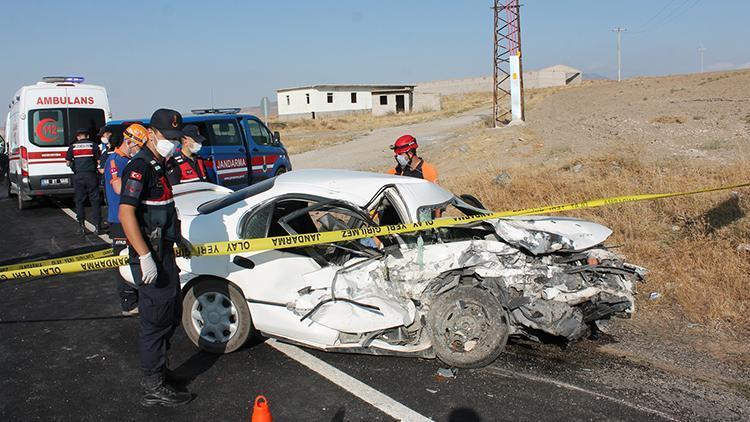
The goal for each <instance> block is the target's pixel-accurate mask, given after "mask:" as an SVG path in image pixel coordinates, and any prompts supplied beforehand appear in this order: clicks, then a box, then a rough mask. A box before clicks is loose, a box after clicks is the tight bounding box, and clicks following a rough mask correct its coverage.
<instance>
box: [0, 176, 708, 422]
mask: <svg viewBox="0 0 750 422" xmlns="http://www.w3.org/2000/svg"><path fill="white" fill-rule="evenodd" d="M2 191H3V192H4V189H3V190H2ZM0 224H2V230H1V231H0V233H2V235H1V236H2V241H1V242H0V265H1V264H7V263H8V262H12V261H18V260H28V259H41V258H43V257H48V256H50V255H67V254H70V253H75V252H81V251H85V250H87V249H98V248H101V247H104V246H105V244H104V242H103V241H101V240H100V239H99V238H98V237H96V236H93V235H89V236H88V237H85V238H84V237H81V236H77V235H76V234H75V229H76V224H75V221H74V220H73V219H71V218H70V217H69V216H67V215H66V214H65V213H63V212H62V211H61V210H60V209H59V208H58V207H57V206H55V205H54V204H51V203H42V204H38V205H36V206H34V207H33V208H32V209H30V210H27V211H23V212H19V211H17V210H16V208H15V201H14V200H11V199H7V198H0ZM137 322H138V321H137V319H136V318H126V317H121V316H119V306H118V303H117V297H116V293H115V273H114V271H113V270H109V271H100V272H90V273H79V274H73V275H64V276H56V277H48V278H38V279H30V280H11V281H6V282H2V283H0V420H49V419H56V420H105V419H114V420H145V419H147V418H148V419H159V420H175V419H182V420H243V419H244V420H247V419H248V402H249V401H252V400H253V399H254V398H255V396H256V395H258V394H264V395H265V396H266V397H267V398H268V400H269V402H270V407H271V410H272V413H273V416H274V418H275V419H276V420H314V421H317V420H320V421H328V420H335V421H340V420H354V421H358V420H367V421H371V420H393V418H392V417H391V416H389V414H388V413H386V412H387V406H381V405H377V403H378V400H373V399H372V398H371V397H370V398H368V397H367V396H368V395H371V394H370V393H365V394H363V393H362V392H361V391H360V392H357V391H356V389H355V388H353V387H351V384H350V383H348V382H346V379H354V380H358V381H361V382H362V383H364V384H366V385H367V386H369V387H371V388H373V389H375V390H377V391H378V392H380V393H382V394H385V395H386V396H388V397H390V398H391V399H393V400H395V401H396V402H398V403H400V404H401V405H402V406H404V407H405V408H408V409H410V410H411V411H413V412H415V413H414V414H421V415H423V416H424V417H426V418H430V419H433V420H449V421H477V420H483V421H494V420H535V421H537V420H542V421H544V420H554V421H558V420H602V419H604V420H639V421H642V420H669V419H672V418H674V419H684V418H690V417H691V414H689V413H688V414H686V413H684V412H685V410H684V406H682V405H681V404H680V403H679V401H677V400H675V401H670V400H669V399H668V398H665V397H658V396H657V397H654V396H653V394H651V393H648V392H646V391H645V390H640V389H639V388H638V387H637V386H635V387H633V386H631V385H629V386H624V385H620V384H619V383H618V382H616V381H612V379H615V380H616V379H617V377H606V378H604V379H603V378H602V377H597V376H596V374H597V373H600V372H601V371H609V373H617V371H621V372H626V373H628V374H629V375H630V376H631V377H635V378H636V379H638V378H640V377H642V379H644V380H648V379H652V378H653V377H661V376H662V375H663V374H661V373H660V372H659V371H658V370H656V369H653V368H649V367H643V366H637V365H634V364H630V363H628V362H625V361H620V360H619V359H617V358H616V357H613V356H610V355H608V356H604V355H602V354H600V353H599V352H597V351H596V347H597V343H595V342H592V341H584V342H582V343H579V344H576V345H574V346H572V347H569V348H567V349H566V350H562V349H560V348H559V347H556V346H546V345H536V344H526V343H522V344H518V343H516V344H510V345H509V346H508V348H507V351H506V353H504V354H503V355H501V357H500V358H499V359H498V360H497V361H496V362H495V363H493V364H492V365H491V366H489V367H487V368H482V369H476V370H459V371H458V372H457V374H456V377H455V378H448V379H446V378H442V377H438V376H437V370H438V369H439V368H440V367H441V364H440V362H438V361H431V360H422V359H408V358H393V357H378V356H360V355H348V354H330V353H323V352H318V351H311V350H306V351H304V352H302V353H303V354H304V355H307V356H310V358H312V359H315V358H317V359H315V360H318V359H319V362H320V361H322V362H325V363H327V364H328V365H331V366H332V367H333V368H336V369H338V370H340V371H342V372H343V374H342V376H343V377H344V380H343V381H342V380H341V379H339V380H338V381H331V380H330V379H329V378H326V377H324V376H322V375H320V374H319V373H318V372H315V371H313V370H311V369H309V368H308V367H306V366H304V365H303V364H301V363H300V362H299V361H298V360H295V359H293V358H290V357H289V356H288V355H286V354H283V353H281V352H280V351H279V350H277V348H275V347H273V344H271V343H260V344H252V345H248V346H246V347H245V348H243V349H241V350H239V351H237V352H235V353H232V354H230V355H223V356H218V355H211V354H207V353H203V352H200V351H198V350H197V349H196V348H195V347H194V346H193V345H192V343H190V342H189V340H188V339H187V338H186V337H185V335H184V334H183V333H182V331H178V333H177V334H176V336H175V338H174V340H173V350H172V354H171V358H170V360H171V366H172V368H173V369H176V372H177V375H178V376H180V377H181V378H183V379H184V380H185V382H184V385H185V386H186V387H187V388H188V389H189V390H190V391H191V392H193V393H194V394H196V398H195V399H194V401H193V402H192V403H191V404H189V405H187V406H184V407H181V408H176V409H167V408H144V407H141V406H140V405H139V404H138V400H139V398H140V389H139V386H138V382H139V376H140V374H139V371H138V362H137V356H136V337H137ZM294 349H295V350H300V349H296V348H294ZM370 403H376V405H372V404H370ZM692 416H694V415H692Z"/></svg>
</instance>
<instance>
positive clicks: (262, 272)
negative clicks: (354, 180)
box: [230, 195, 378, 344]
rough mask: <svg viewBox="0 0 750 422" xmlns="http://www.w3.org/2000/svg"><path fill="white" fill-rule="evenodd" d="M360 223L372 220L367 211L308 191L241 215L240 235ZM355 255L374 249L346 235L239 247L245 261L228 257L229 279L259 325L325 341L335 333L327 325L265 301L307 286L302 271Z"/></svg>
mask: <svg viewBox="0 0 750 422" xmlns="http://www.w3.org/2000/svg"><path fill="white" fill-rule="evenodd" d="M365 224H367V225H371V224H372V221H371V220H369V217H368V215H367V214H366V213H364V212H362V210H359V209H357V208H356V207H354V206H352V205H351V204H346V203H343V202H341V201H336V200H331V199H325V198H319V197H313V196H309V195H286V196H284V197H280V198H277V199H275V200H273V201H271V202H269V203H266V204H264V205H261V206H260V207H258V208H256V209H254V210H251V211H250V212H248V214H246V215H245V216H243V218H242V220H241V221H240V225H239V235H240V238H243V239H254V238H263V237H273V236H284V235H297V234H311V233H318V232H323V231H329V230H337V229H345V228H356V227H361V226H362V225H365ZM355 255H356V256H363V257H369V256H373V255H378V253H377V252H375V251H374V250H369V249H368V248H367V247H365V246H364V245H362V244H361V243H360V242H359V241H351V242H346V243H344V244H343V245H341V246H336V245H333V244H327V245H318V246H309V247H290V248H285V249H278V250H268V251H257V252H246V253H239V254H237V255H236V256H238V257H241V258H242V259H245V260H246V261H244V262H243V261H241V260H237V259H235V258H232V262H233V264H230V267H231V268H232V271H233V272H234V275H233V276H232V279H233V281H235V283H237V284H238V285H240V286H241V288H242V290H243V292H244V293H245V295H246V296H247V297H249V298H251V299H250V300H249V302H250V306H251V312H252V314H253V321H254V324H255V325H256V327H257V328H258V329H259V330H261V331H263V332H265V333H267V334H272V335H278V336H282V337H288V338H294V339H297V340H300V341H308V342H312V343H317V344H330V342H331V341H333V340H334V339H335V335H332V332H331V331H330V329H329V328H324V327H321V326H319V325H317V324H311V323H310V321H309V320H306V321H302V320H300V316H299V315H297V314H296V313H295V312H293V311H292V310H290V309H287V308H285V307H279V306H274V305H270V306H269V305H266V304H267V303H292V302H294V301H295V300H297V299H298V298H299V297H300V296H301V295H302V293H301V292H304V291H305V290H309V289H310V287H311V286H310V284H309V283H310V281H309V280H307V279H306V275H307V274H311V273H315V272H317V271H319V270H320V269H321V268H324V267H327V266H329V265H331V264H341V263H342V262H345V261H346V260H347V258H348V257H352V256H355ZM243 266H244V267H243ZM243 268H244V269H243ZM315 287H316V289H317V287H318V286H315Z"/></svg>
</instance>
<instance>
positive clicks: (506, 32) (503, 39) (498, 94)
mask: <svg viewBox="0 0 750 422" xmlns="http://www.w3.org/2000/svg"><path fill="white" fill-rule="evenodd" d="M494 1H495V5H494V6H493V7H492V9H493V11H494V13H495V30H494V31H493V39H494V43H493V45H494V49H493V50H494V51H493V55H492V56H493V62H494V70H493V72H492V83H493V86H494V89H493V101H494V102H493V107H492V110H493V115H494V126H495V127H498V126H503V125H505V124H506V123H508V122H509V120H510V119H509V118H508V116H509V115H510V112H511V110H510V84H509V82H510V81H509V79H510V77H511V75H510V57H511V56H512V55H518V56H519V58H520V55H521V18H520V12H519V4H518V0H494ZM519 61H520V60H519ZM519 78H521V99H520V101H521V116H522V117H521V120H523V119H524V117H523V115H524V113H523V67H521V69H520V70H519Z"/></svg>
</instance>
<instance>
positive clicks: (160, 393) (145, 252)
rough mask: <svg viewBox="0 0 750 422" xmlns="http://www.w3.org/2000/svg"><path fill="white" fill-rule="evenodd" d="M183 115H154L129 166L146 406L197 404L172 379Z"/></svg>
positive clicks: (123, 200) (126, 224)
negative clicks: (170, 175)
mask: <svg viewBox="0 0 750 422" xmlns="http://www.w3.org/2000/svg"><path fill="white" fill-rule="evenodd" d="M181 129H182V116H181V115H180V113H178V112H176V111H174V110H168V109H159V110H156V111H155V112H154V114H153V115H152V116H151V122H150V127H149V128H148V141H147V142H146V144H145V145H144V147H143V148H141V150H140V152H138V154H136V155H135V156H134V157H133V158H132V159H131V160H130V162H129V163H128V165H127V166H125V169H124V171H123V177H122V191H121V192H122V194H121V195H120V210H119V214H118V216H119V218H120V222H121V224H122V228H123V230H124V231H125V235H126V236H127V239H128V246H129V250H130V267H131V270H132V271H133V280H134V281H135V284H136V285H137V286H138V310H139V313H140V327H139V331H138V356H139V360H140V366H141V369H142V370H143V378H142V379H141V387H143V390H144V394H143V397H142V398H141V404H142V405H144V406H155V405H161V406H179V405H183V404H186V403H188V402H189V401H190V400H192V395H191V394H190V393H188V392H180V391H177V389H176V388H175V387H174V386H173V385H172V383H171V382H170V381H169V380H168V376H167V375H168V368H167V364H166V363H167V351H168V349H169V345H170V343H169V341H170V338H171V337H172V334H174V331H175V329H176V328H177V327H178V326H179V323H180V319H181V318H182V296H181V295H180V277H179V269H178V268H177V262H175V253H174V249H173V247H174V244H175V243H179V244H180V245H181V246H182V247H183V248H184V249H186V250H187V251H189V250H190V245H189V243H187V241H185V240H184V239H183V238H182V235H181V234H180V221H179V220H178V218H177V210H176V208H175V205H174V198H173V197H172V186H171V185H170V184H169V180H167V176H166V170H165V167H164V165H165V159H166V158H169V157H171V156H172V154H173V153H174V150H175V146H176V140H178V139H180V137H181V136H182V131H181Z"/></svg>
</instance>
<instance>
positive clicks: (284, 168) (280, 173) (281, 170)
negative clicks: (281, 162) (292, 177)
mask: <svg viewBox="0 0 750 422" xmlns="http://www.w3.org/2000/svg"><path fill="white" fill-rule="evenodd" d="M284 173H286V167H279V169H278V170H276V174H275V175H274V176H281V175H282V174H284Z"/></svg>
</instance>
